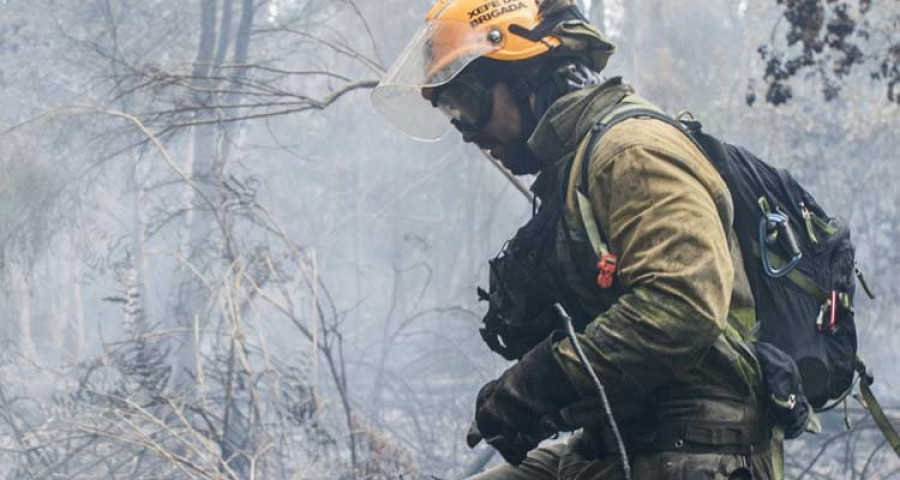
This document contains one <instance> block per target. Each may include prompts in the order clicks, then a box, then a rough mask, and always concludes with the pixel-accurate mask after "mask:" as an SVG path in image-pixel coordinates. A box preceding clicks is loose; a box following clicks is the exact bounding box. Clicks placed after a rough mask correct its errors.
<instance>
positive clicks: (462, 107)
mask: <svg viewBox="0 0 900 480" xmlns="http://www.w3.org/2000/svg"><path fill="white" fill-rule="evenodd" d="M492 87H493V84H492V83H490V82H488V81H486V80H484V79H482V78H480V77H478V76H477V75H473V74H462V75H460V76H458V77H457V78H455V79H453V81H451V82H450V83H447V84H446V85H442V86H440V87H438V88H437V89H436V90H435V92H434V94H433V95H432V97H431V104H432V106H434V107H436V108H438V109H439V110H440V111H441V112H443V113H444V115H446V116H447V117H449V118H450V123H452V124H453V126H455V127H456V128H457V129H458V130H460V131H462V132H477V131H480V130H481V129H483V128H484V126H485V125H487V123H488V121H490V119H491V114H492V112H493V110H494V94H493V91H492Z"/></svg>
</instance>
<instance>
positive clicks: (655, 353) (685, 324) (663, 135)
mask: <svg viewBox="0 0 900 480" xmlns="http://www.w3.org/2000/svg"><path fill="white" fill-rule="evenodd" d="M630 93H633V91H632V89H631V88H630V87H628V86H626V85H623V84H622V83H621V81H620V80H618V79H613V80H610V81H607V82H606V83H605V84H603V85H601V86H598V87H594V88H589V89H585V90H580V91H577V92H573V93H570V94H568V95H566V96H564V97H562V98H560V99H559V100H558V101H556V102H555V103H554V104H553V105H552V106H551V107H550V109H549V110H548V111H547V113H546V114H545V115H544V116H543V117H542V118H541V120H540V122H539V124H538V126H537V128H536V130H535V132H534V134H533V135H532V137H531V138H530V139H529V146H530V148H531V149H532V150H533V151H534V152H535V153H536V154H537V155H538V156H539V157H541V158H542V159H543V160H544V161H545V162H547V167H546V168H545V169H544V171H542V173H541V175H540V177H539V178H538V180H537V181H536V182H535V185H534V187H533V189H534V190H535V193H536V194H538V196H542V197H546V196H547V195H550V194H552V193H551V192H553V191H554V190H557V189H558V185H559V181H558V180H557V178H558V177H557V175H558V174H559V173H558V172H557V170H562V169H561V168H560V167H561V166H562V165H564V164H566V163H567V162H568V161H569V160H571V159H572V158H573V156H574V157H575V161H574V165H573V166H572V168H571V172H572V174H571V175H570V178H569V180H568V187H567V189H566V192H567V193H566V195H567V198H566V204H565V209H564V212H565V213H564V219H563V222H561V228H567V229H568V230H569V233H570V235H571V238H572V239H573V244H566V245H564V244H563V243H564V242H565V240H564V239H563V237H564V236H563V235H557V237H558V238H559V240H558V241H557V243H558V248H557V256H558V257H559V260H558V263H559V265H560V267H559V268H561V269H562V270H563V273H564V275H565V278H566V279H567V283H568V284H569V285H571V286H572V290H573V291H574V293H575V296H576V297H577V303H578V304H579V305H578V307H579V309H580V310H581V311H583V312H588V314H589V315H590V318H591V320H590V322H589V323H588V325H587V328H586V329H585V331H584V333H583V334H582V335H581V337H580V341H581V343H582V345H583V347H584V349H585V350H586V353H587V355H588V356H589V358H590V361H591V363H592V366H593V368H594V370H595V371H596V373H597V374H598V376H599V377H600V379H601V380H602V381H603V382H604V386H605V388H606V390H607V393H608V394H609V396H610V400H611V402H612V404H613V408H614V411H615V413H616V417H617V419H618V421H619V423H620V426H622V427H623V428H625V429H626V430H627V429H628V428H629V425H632V424H636V423H646V422H647V421H648V419H649V421H650V422H653V421H658V420H660V417H664V416H666V415H668V413H666V412H672V411H679V412H681V413H679V415H683V416H687V417H689V418H688V419H689V420H690V419H698V420H703V419H704V418H705V419H709V417H715V419H716V420H722V421H735V422H740V421H746V420H748V416H747V415H748V413H747V412H748V411H750V410H754V409H755V410H758V409H757V408H756V404H755V399H756V398H757V397H758V394H759V392H758V388H759V385H760V384H761V378H760V373H759V367H758V364H757V362H756V360H755V358H754V356H753V354H752V353H751V352H750V350H749V349H748V348H747V346H746V345H745V344H744V341H746V340H749V339H750V338H751V336H752V335H751V328H752V327H753V325H754V323H755V317H754V314H753V298H752V294H751V293H750V289H749V284H748V282H747V279H746V274H745V273H744V270H743V264H742V260H741V255H740V251H739V246H738V244H737V240H736V237H735V236H734V233H733V230H732V228H731V225H732V217H733V209H732V203H731V197H730V193H729V192H728V189H727V187H726V185H725V183H724V181H723V180H722V178H721V177H720V176H719V174H718V173H717V172H716V170H715V169H714V167H713V166H712V165H711V164H710V163H709V162H708V160H707V159H706V158H705V156H704V155H703V154H702V152H701V151H700V150H699V149H698V148H697V147H696V146H695V145H694V144H693V143H692V142H691V141H690V139H689V138H687V137H686V136H685V135H684V134H683V133H681V132H680V131H678V130H677V129H675V128H674V127H672V126H670V125H667V124H665V123H664V122H661V121H658V120H651V119H631V120H627V121H625V122H623V123H621V124H618V125H616V126H614V127H613V128H611V129H610V130H609V131H608V132H607V133H606V134H605V135H604V136H603V138H602V139H601V141H600V142H599V143H598V144H597V145H596V146H595V148H594V150H593V151H592V152H589V155H590V156H591V163H590V168H589V172H588V173H589V178H588V179H587V185H588V187H589V196H590V200H591V204H592V208H593V213H594V215H595V218H596V220H597V222H598V224H599V227H600V228H601V230H602V231H603V232H604V234H605V237H606V239H607V241H608V243H609V247H610V250H611V251H612V252H613V253H615V254H616V255H617V256H618V260H619V261H618V270H617V282H618V285H619V288H618V289H616V290H615V291H613V290H601V289H600V288H599V287H597V285H596V283H595V282H591V281H590V280H591V279H592V278H593V279H595V278H596V272H597V270H596V256H595V253H594V252H591V251H590V246H589V244H588V243H587V240H586V235H585V230H584V226H583V222H582V219H581V217H580V215H579V210H578V208H577V206H576V204H575V197H574V192H575V185H576V177H577V176H578V172H580V170H581V167H580V165H579V163H578V157H580V156H581V155H574V154H575V152H576V150H578V149H579V148H581V149H584V148H586V147H585V145H586V143H587V142H586V139H587V136H588V132H589V131H590V129H591V127H592V126H593V124H594V123H595V122H596V121H597V120H598V119H600V118H603V117H604V116H605V115H606V114H607V113H608V112H609V111H611V110H612V108H613V107H614V106H615V105H616V104H617V103H618V102H620V101H621V100H622V99H623V98H624V97H625V96H626V95H628V94H630ZM563 173H564V172H563ZM555 353H556V356H557V360H558V361H559V362H560V364H561V365H562V367H563V369H564V371H565V372H566V373H567V375H568V376H569V378H570V380H571V381H572V382H573V384H574V385H575V386H576V388H578V389H579V391H581V392H582V393H583V394H584V395H585V397H586V398H585V399H584V400H583V401H581V402H579V403H578V404H575V405H572V406H571V407H569V408H568V409H566V410H565V411H564V412H563V416H564V418H566V419H567V420H568V421H569V423H571V424H572V425H573V426H576V427H585V428H586V429H591V428H597V429H600V428H602V426H603V425H605V423H604V422H603V419H602V417H600V416H599V415H598V409H597V405H596V398H590V397H595V395H596V393H595V391H594V388H593V386H592V385H591V383H590V381H589V378H588V377H587V375H586V374H585V373H584V371H583V369H582V367H581V365H580V364H579V362H578V359H577V357H576V355H575V353H574V350H573V348H572V345H571V344H570V342H569V341H568V340H565V341H562V342H560V343H559V344H557V347H556V352H555ZM685 399H688V400H685Z"/></svg>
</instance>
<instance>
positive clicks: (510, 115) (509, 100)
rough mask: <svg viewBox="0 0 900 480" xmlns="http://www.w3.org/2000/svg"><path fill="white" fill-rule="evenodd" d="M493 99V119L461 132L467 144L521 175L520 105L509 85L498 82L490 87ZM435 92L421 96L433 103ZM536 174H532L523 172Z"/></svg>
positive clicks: (522, 140) (521, 135)
mask: <svg viewBox="0 0 900 480" xmlns="http://www.w3.org/2000/svg"><path fill="white" fill-rule="evenodd" d="M491 94H492V97H493V102H492V109H491V113H490V119H489V120H488V121H487V122H486V123H485V124H484V126H482V127H481V128H479V129H477V130H468V129H460V133H462V136H463V140H464V141H465V142H466V143H474V144H475V145H477V146H478V148H480V149H482V150H485V151H487V152H489V153H490V155H491V156H492V157H494V158H496V159H498V160H500V161H501V162H502V163H503V165H504V166H506V168H508V169H510V170H512V171H513V172H514V173H519V171H520V170H521V168H518V167H519V165H518V163H519V162H520V161H521V160H522V159H521V157H522V153H523V149H525V148H527V147H525V145H524V141H525V139H524V138H523V134H522V133H523V132H522V119H521V114H520V112H519V106H518V104H517V103H516V101H515V100H514V99H513V97H512V91H511V90H510V88H509V86H508V85H506V84H505V83H503V82H497V83H495V84H494V85H493V86H492V87H491ZM433 95H434V89H423V90H422V96H423V97H425V98H426V99H428V100H431V99H432V97H433ZM522 173H533V172H522Z"/></svg>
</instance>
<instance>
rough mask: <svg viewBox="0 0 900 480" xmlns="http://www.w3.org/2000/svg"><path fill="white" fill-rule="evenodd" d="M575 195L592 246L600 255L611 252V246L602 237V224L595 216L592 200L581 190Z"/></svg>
mask: <svg viewBox="0 0 900 480" xmlns="http://www.w3.org/2000/svg"><path fill="white" fill-rule="evenodd" d="M575 197H576V199H577V201H578V211H579V213H580V214H581V221H582V222H583V223H584V230H585V231H586V232H587V236H588V241H589V242H591V248H592V249H593V251H594V252H596V253H598V257H599V256H602V255H603V254H605V253H609V247H607V246H606V242H604V241H603V239H602V238H601V237H600V226H599V225H597V220H596V219H595V218H594V210H593V207H591V201H590V200H589V199H588V198H587V196H586V195H585V194H583V193H581V191H580V190H577V189H576V191H575Z"/></svg>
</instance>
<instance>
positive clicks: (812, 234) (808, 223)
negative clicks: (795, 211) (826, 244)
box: [800, 202, 819, 243]
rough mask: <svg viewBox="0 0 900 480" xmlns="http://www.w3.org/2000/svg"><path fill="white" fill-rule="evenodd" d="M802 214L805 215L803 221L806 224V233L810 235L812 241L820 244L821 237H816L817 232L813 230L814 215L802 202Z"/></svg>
mask: <svg viewBox="0 0 900 480" xmlns="http://www.w3.org/2000/svg"><path fill="white" fill-rule="evenodd" d="M800 213H801V214H802V215H803V221H804V222H805V223H806V233H807V234H809V239H810V241H812V242H813V243H819V237H817V236H816V231H815V229H814V228H813V222H812V214H811V213H810V212H809V209H808V208H806V204H805V203H803V202H800Z"/></svg>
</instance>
